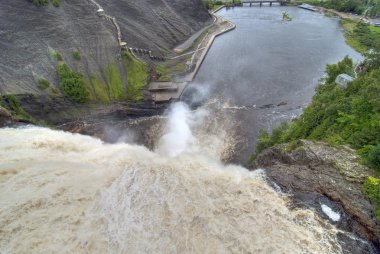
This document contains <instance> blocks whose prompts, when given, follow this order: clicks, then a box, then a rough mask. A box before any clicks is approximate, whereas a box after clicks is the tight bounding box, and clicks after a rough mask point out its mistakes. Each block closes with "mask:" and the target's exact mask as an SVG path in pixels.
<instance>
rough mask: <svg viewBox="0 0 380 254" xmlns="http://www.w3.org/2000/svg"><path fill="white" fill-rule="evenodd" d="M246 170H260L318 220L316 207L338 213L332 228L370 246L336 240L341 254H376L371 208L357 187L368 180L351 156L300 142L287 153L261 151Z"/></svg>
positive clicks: (378, 228) (283, 149) (379, 232)
mask: <svg viewBox="0 0 380 254" xmlns="http://www.w3.org/2000/svg"><path fill="white" fill-rule="evenodd" d="M252 168H253V169H254V168H264V169H265V170H266V173H267V176H268V178H269V180H270V181H272V182H274V183H275V184H276V186H277V187H279V188H280V189H281V190H282V191H283V192H285V193H289V194H291V196H292V198H293V200H294V202H295V204H296V205H300V206H306V207H312V208H313V209H314V210H316V211H317V212H319V213H320V214H321V216H322V217H325V218H326V219H329V217H328V216H326V214H324V213H323V211H322V209H321V205H322V204H325V205H328V206H329V207H332V208H333V210H336V211H338V213H339V214H340V215H341V219H340V220H339V221H331V222H332V223H333V224H335V225H336V226H337V227H338V228H340V229H342V230H344V231H346V232H351V233H353V234H356V235H358V236H360V237H363V238H366V239H369V241H371V242H372V243H373V246H366V245H362V244H361V242H360V241H352V242H351V243H347V242H350V241H351V240H352V239H351V240H350V239H347V236H344V235H341V236H340V238H341V240H342V242H346V245H345V246H343V247H344V248H345V253H378V251H379V249H378V247H376V246H379V238H380V224H379V222H378V220H377V219H376V217H375V213H374V207H373V205H372V204H371V202H370V201H369V200H368V198H367V197H366V195H365V194H364V193H363V192H362V183H363V181H364V180H365V178H366V177H367V176H369V175H371V174H372V172H371V170H370V169H368V168H366V167H364V166H362V165H360V164H359V163H358V157H357V155H356V153H355V151H354V150H352V149H350V148H348V147H341V148H339V149H338V148H333V147H329V146H327V145H325V144H323V143H314V142H310V141H302V146H300V147H298V148H296V149H295V150H293V151H289V146H288V145H287V144H284V145H279V146H275V147H272V148H269V149H267V150H265V151H264V152H263V153H262V154H260V155H259V156H258V157H257V159H256V161H255V162H254V164H253V166H252Z"/></svg>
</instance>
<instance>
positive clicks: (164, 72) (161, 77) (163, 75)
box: [156, 63, 171, 82]
mask: <svg viewBox="0 0 380 254" xmlns="http://www.w3.org/2000/svg"><path fill="white" fill-rule="evenodd" d="M156 72H157V74H158V79H157V81H160V82H166V81H170V80H171V78H170V74H169V69H168V67H167V66H166V65H165V64H163V63H159V64H157V65H156Z"/></svg>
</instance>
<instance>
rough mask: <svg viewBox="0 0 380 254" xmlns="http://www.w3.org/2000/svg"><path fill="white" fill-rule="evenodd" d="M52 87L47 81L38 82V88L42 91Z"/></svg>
mask: <svg viewBox="0 0 380 254" xmlns="http://www.w3.org/2000/svg"><path fill="white" fill-rule="evenodd" d="M49 86H50V83H49V81H48V80H46V79H40V80H38V87H39V88H40V89H42V90H45V89H47V88H48V87H49Z"/></svg>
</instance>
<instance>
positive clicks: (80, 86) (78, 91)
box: [57, 64, 90, 103]
mask: <svg viewBox="0 0 380 254" xmlns="http://www.w3.org/2000/svg"><path fill="white" fill-rule="evenodd" d="M57 71H58V76H59V78H60V86H61V89H62V91H63V93H64V95H66V96H67V97H69V98H71V99H73V100H74V101H76V102H79V103H83V102H86V101H87V100H88V99H89V96H90V93H89V92H88V90H87V88H86V85H85V83H84V80H83V76H82V75H81V74H80V73H78V72H75V71H73V70H71V69H70V67H69V66H67V64H59V65H58V66H57Z"/></svg>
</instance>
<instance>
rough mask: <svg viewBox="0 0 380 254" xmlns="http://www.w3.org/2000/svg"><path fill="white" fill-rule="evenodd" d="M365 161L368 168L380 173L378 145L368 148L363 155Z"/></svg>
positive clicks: (379, 147)
mask: <svg viewBox="0 0 380 254" xmlns="http://www.w3.org/2000/svg"><path fill="white" fill-rule="evenodd" d="M365 161H366V163H367V165H368V166H370V167H372V168H374V169H376V170H377V171H379V172H380V144H378V145H376V146H370V147H369V150H368V152H367V154H366V155H365Z"/></svg>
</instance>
